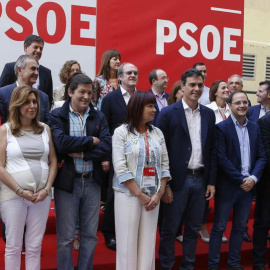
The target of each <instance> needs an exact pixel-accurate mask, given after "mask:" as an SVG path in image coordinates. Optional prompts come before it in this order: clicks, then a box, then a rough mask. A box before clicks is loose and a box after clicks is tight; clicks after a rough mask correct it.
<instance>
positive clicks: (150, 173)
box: [112, 92, 171, 270]
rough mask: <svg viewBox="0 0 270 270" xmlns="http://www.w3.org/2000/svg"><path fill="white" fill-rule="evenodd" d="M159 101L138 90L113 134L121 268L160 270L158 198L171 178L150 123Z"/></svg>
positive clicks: (164, 152)
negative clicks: (157, 267)
mask: <svg viewBox="0 0 270 270" xmlns="http://www.w3.org/2000/svg"><path fill="white" fill-rule="evenodd" d="M155 103H156V99H155V97H154V96H153V95H152V94H151V93H149V92H136V93H134V94H133V95H132V97H131V98H130V100H129V103H128V106H127V120H126V123H125V124H123V125H121V126H120V127H119V128H117V129H115V131H114V135H113V142H112V146H113V166H114V171H115V175H114V179H113V189H114V191H115V228H116V243H117V247H116V252H117V253H116V254H117V255H116V269H117V270H153V269H155V242H156V230H157V220H158V212H159V202H160V198H161V196H162V195H163V193H164V190H165V186H166V183H167V181H168V180H169V179H170V178H171V177H170V172H169V160H168V154H167V149H166V145H165V141H164V137H163V134H162V132H161V131H160V129H158V128H156V127H154V126H152V125H151V124H150V123H151V121H152V120H153V119H154V116H155V111H156V110H155V107H154V105H155Z"/></svg>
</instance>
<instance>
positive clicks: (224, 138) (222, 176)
mask: <svg viewBox="0 0 270 270" xmlns="http://www.w3.org/2000/svg"><path fill="white" fill-rule="evenodd" d="M216 128H217V154H218V165H219V169H220V171H219V174H218V175H219V177H218V185H217V186H219V187H221V189H220V190H224V189H226V188H227V190H228V189H231V188H236V187H239V186H240V185H241V184H242V183H243V179H244V178H246V177H245V176H243V175H242V174H241V153H240V144H239V140H238V136H237V132H236V129H235V125H234V122H233V120H232V118H231V116H229V117H228V118H227V119H226V120H224V121H222V122H220V123H219V124H217V125H216ZM247 129H248V135H249V142H250V172H249V173H250V175H255V176H256V177H257V178H258V179H260V178H261V176H262V172H263V169H264V166H265V164H266V157H265V151H264V147H263V142H262V137H261V132H260V129H259V126H258V124H257V123H255V122H251V121H249V122H248V124H247Z"/></svg>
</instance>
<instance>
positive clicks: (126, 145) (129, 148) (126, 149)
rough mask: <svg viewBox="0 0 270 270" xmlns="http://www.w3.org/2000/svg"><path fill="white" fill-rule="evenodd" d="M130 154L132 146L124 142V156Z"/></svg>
mask: <svg viewBox="0 0 270 270" xmlns="http://www.w3.org/2000/svg"><path fill="white" fill-rule="evenodd" d="M131 153H132V144H131V142H125V155H129V154H131Z"/></svg>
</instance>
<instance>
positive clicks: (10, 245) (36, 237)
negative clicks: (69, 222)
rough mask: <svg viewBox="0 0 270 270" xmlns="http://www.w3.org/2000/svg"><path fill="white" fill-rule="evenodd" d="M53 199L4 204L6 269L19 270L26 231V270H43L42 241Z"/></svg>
mask: <svg viewBox="0 0 270 270" xmlns="http://www.w3.org/2000/svg"><path fill="white" fill-rule="evenodd" d="M50 202H51V196H47V198H46V199H45V200H44V201H42V202H38V203H35V204H34V203H32V202H29V201H27V200H25V199H23V198H18V199H13V200H8V201H4V202H1V214H2V220H3V222H4V223H5V225H6V250H5V269H6V270H20V268H21V250H22V244H23V234H24V227H25V225H26V231H25V269H26V270H40V251H41V242H42V239H43V235H44V232H45V229H46V223H47V219H48V214H49V209H50Z"/></svg>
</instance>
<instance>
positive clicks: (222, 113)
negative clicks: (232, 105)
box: [218, 108, 227, 120]
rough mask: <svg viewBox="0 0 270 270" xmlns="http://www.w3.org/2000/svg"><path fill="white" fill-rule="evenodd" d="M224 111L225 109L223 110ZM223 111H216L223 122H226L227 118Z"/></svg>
mask: <svg viewBox="0 0 270 270" xmlns="http://www.w3.org/2000/svg"><path fill="white" fill-rule="evenodd" d="M225 110H226V108H225ZM225 110H224V112H223V111H222V110H221V109H218V111H219V113H220V115H221V117H222V119H223V120H226V119H227V117H226V115H225Z"/></svg>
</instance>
